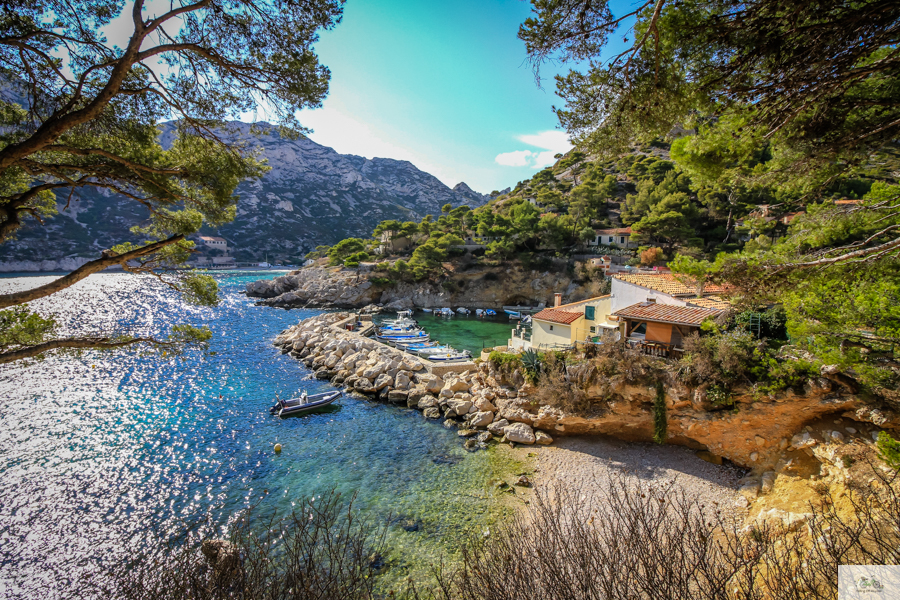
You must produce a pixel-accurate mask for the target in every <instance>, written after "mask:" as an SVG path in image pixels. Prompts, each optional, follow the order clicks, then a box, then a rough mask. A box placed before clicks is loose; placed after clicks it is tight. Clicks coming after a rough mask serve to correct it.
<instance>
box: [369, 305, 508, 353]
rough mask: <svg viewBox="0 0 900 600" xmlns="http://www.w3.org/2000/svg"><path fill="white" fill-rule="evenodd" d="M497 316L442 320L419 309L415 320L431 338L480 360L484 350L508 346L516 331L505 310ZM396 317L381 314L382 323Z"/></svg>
mask: <svg viewBox="0 0 900 600" xmlns="http://www.w3.org/2000/svg"><path fill="white" fill-rule="evenodd" d="M497 312H499V313H500V314H499V315H497V316H496V317H487V318H481V319H479V318H478V317H476V316H475V314H474V312H473V314H471V315H468V316H466V315H453V316H452V317H438V316H435V315H434V314H432V313H426V312H422V311H420V310H417V311H416V312H415V314H413V318H414V319H415V320H416V321H418V322H419V326H420V327H421V328H422V329H424V330H425V331H427V332H428V333H429V334H430V335H431V339H433V340H437V341H439V342H441V343H442V344H449V345H450V346H453V347H454V348H456V349H457V350H468V351H469V352H471V353H472V356H474V357H478V356H479V355H480V354H481V349H482V348H493V347H494V346H505V345H506V342H507V340H509V334H510V331H512V330H513V329H515V327H516V325H515V323H514V322H511V321H510V320H509V317H508V316H507V315H506V313H504V312H503V311H502V310H500V309H497ZM396 318H397V317H396V315H394V314H392V313H385V314H383V315H379V317H378V319H377V320H378V321H382V320H385V319H396Z"/></svg>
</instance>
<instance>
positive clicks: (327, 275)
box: [247, 261, 599, 309]
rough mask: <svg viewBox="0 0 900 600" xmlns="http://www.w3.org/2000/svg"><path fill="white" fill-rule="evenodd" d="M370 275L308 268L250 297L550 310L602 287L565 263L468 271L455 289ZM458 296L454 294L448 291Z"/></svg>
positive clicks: (294, 302) (252, 290)
mask: <svg viewBox="0 0 900 600" xmlns="http://www.w3.org/2000/svg"><path fill="white" fill-rule="evenodd" d="M371 275H373V273H371V272H367V271H365V270H364V271H363V272H361V273H357V271H356V270H352V269H342V268H339V267H331V268H323V267H306V268H303V269H300V270H298V271H292V272H291V273H289V274H288V275H285V276H283V277H277V278H275V279H269V280H261V281H254V282H252V283H249V284H247V295H248V296H251V297H255V298H262V299H263V301H262V302H261V304H266V305H269V306H277V307H280V308H293V307H307V306H334V307H338V308H359V307H363V306H368V305H370V304H382V305H384V306H385V307H386V308H388V309H401V308H442V307H454V308H455V307H458V306H467V307H469V308H482V307H483V308H490V307H498V306H503V305H517V304H525V305H531V306H536V305H538V304H540V303H542V302H543V303H545V304H550V303H552V301H553V298H552V296H553V293H554V292H560V293H562V294H563V295H564V296H565V298H566V301H575V300H576V299H580V298H589V297H591V296H596V295H598V294H599V287H598V285H599V284H598V283H597V282H586V283H583V284H582V283H580V282H578V281H576V280H574V279H573V278H572V277H571V276H570V275H568V274H567V269H566V262H565V261H560V263H559V264H558V265H554V268H552V269H549V270H546V271H533V270H528V269H522V268H521V267H518V266H515V267H508V268H499V269H481V270H475V271H466V272H464V273H460V274H458V275H455V276H454V277H453V278H452V281H453V285H451V286H442V285H440V284H437V283H427V282H425V283H405V282H399V283H395V284H392V285H389V286H383V285H376V284H373V283H372V282H371V281H369V277H370V276H371ZM451 289H452V290H453V291H449V290H451Z"/></svg>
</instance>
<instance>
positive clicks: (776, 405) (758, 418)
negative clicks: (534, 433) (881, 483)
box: [484, 363, 900, 475]
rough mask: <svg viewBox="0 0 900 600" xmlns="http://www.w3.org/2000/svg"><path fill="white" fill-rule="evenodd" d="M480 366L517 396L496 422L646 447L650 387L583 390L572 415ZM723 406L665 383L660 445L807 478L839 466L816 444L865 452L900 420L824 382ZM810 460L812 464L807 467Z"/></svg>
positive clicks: (502, 403)
mask: <svg viewBox="0 0 900 600" xmlns="http://www.w3.org/2000/svg"><path fill="white" fill-rule="evenodd" d="M484 365H486V366H485V368H486V369H487V375H488V377H487V379H486V383H487V384H488V385H491V386H494V387H509V386H513V387H517V388H518V393H517V394H516V396H515V397H514V398H506V399H502V400H499V401H498V402H497V406H498V407H499V410H500V412H499V414H500V415H502V416H503V417H504V418H506V419H507V420H509V421H510V422H521V423H526V424H528V425H530V426H532V427H536V428H540V429H542V430H545V431H548V432H551V433H553V434H556V435H585V434H589V435H598V434H599V435H610V436H613V437H616V438H619V439H623V440H627V441H645V442H646V441H652V440H653V431H654V415H653V403H654V399H655V397H656V387H655V385H654V382H647V384H646V385H634V384H619V385H616V386H614V387H613V388H612V389H610V388H609V386H604V385H600V384H596V385H590V386H588V387H587V388H585V390H584V391H585V392H586V398H587V401H588V403H589V405H590V406H591V410H590V412H589V413H588V414H573V413H571V412H567V411H565V410H563V409H561V408H559V407H558V406H554V405H549V404H546V403H541V402H540V401H539V400H537V399H536V397H537V396H538V394H536V392H537V390H536V388H534V387H533V386H530V385H528V384H526V383H524V380H523V379H522V378H521V376H520V375H519V374H518V373H514V374H513V375H512V376H508V375H505V374H503V373H502V372H500V371H498V370H497V369H495V368H494V367H493V366H492V365H490V364H488V363H485V364H484ZM575 368H576V369H577V367H575ZM571 369H572V368H570V370H571ZM572 375H575V374H574V373H573V374H572ZM731 400H732V401H733V404H732V405H731V406H729V407H728V408H720V407H717V406H715V405H714V404H713V403H712V402H710V400H709V399H708V398H707V396H706V390H705V388H703V387H699V388H690V387H688V386H685V385H682V384H678V383H672V382H670V383H668V384H667V385H666V386H665V403H666V420H667V430H668V435H667V440H666V443H670V444H678V445H682V446H688V447H690V448H694V449H697V450H702V451H705V452H707V453H708V457H710V458H713V459H715V460H721V459H722V458H726V459H728V460H731V461H732V462H734V463H736V464H738V465H741V466H745V467H748V468H752V469H754V470H755V471H759V472H763V471H767V470H777V471H779V472H785V473H799V474H803V475H809V474H810V473H812V472H817V471H818V469H819V467H818V465H819V463H822V464H826V465H827V466H830V467H833V466H835V464H836V463H840V462H841V461H840V460H839V459H840V456H839V455H837V458H836V457H835V456H834V455H833V454H834V453H833V452H832V456H830V457H826V456H825V455H822V456H819V454H821V453H817V452H816V450H815V447H816V446H817V444H818V445H820V446H822V445H824V443H826V442H829V443H830V442H834V441H835V440H840V441H845V442H847V443H850V442H852V441H854V440H856V441H859V443H864V444H872V443H873V442H874V439H875V436H876V435H877V433H878V431H880V430H882V429H890V430H896V429H898V428H900V415H897V414H896V413H894V412H893V411H891V410H889V409H887V408H885V407H882V406H880V405H878V404H877V403H873V401H872V400H871V399H869V398H866V397H863V396H860V395H856V394H853V393H850V391H849V390H847V389H845V388H843V387H842V386H840V385H838V384H836V383H835V382H833V381H831V380H829V379H827V378H824V377H821V378H816V379H811V380H809V381H808V382H807V384H806V386H805V388H804V389H803V391H802V393H797V392H795V391H785V392H779V393H774V394H760V393H754V392H753V390H747V389H744V390H737V391H735V392H734V393H733V395H732V398H731ZM835 424H840V427H835ZM813 427H815V428H816V431H817V432H818V434H819V436H818V438H816V437H815V435H814V433H813V430H812V428H813ZM832 432H836V434H835V433H832ZM810 459H814V460H812V463H811V461H810ZM837 466H841V465H840V464H838V465H837ZM813 467H815V468H813Z"/></svg>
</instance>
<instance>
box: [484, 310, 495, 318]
mask: <svg viewBox="0 0 900 600" xmlns="http://www.w3.org/2000/svg"><path fill="white" fill-rule="evenodd" d="M484 316H486V317H496V316H497V311H496V310H494V309H493V308H488V309H486V310H485V311H484Z"/></svg>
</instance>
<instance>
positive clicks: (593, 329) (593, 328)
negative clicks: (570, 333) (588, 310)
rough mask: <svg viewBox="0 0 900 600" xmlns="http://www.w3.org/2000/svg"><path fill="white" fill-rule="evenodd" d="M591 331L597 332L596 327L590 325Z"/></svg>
mask: <svg viewBox="0 0 900 600" xmlns="http://www.w3.org/2000/svg"><path fill="white" fill-rule="evenodd" d="M591 333H597V328H596V327H594V326H593V325H591Z"/></svg>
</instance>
